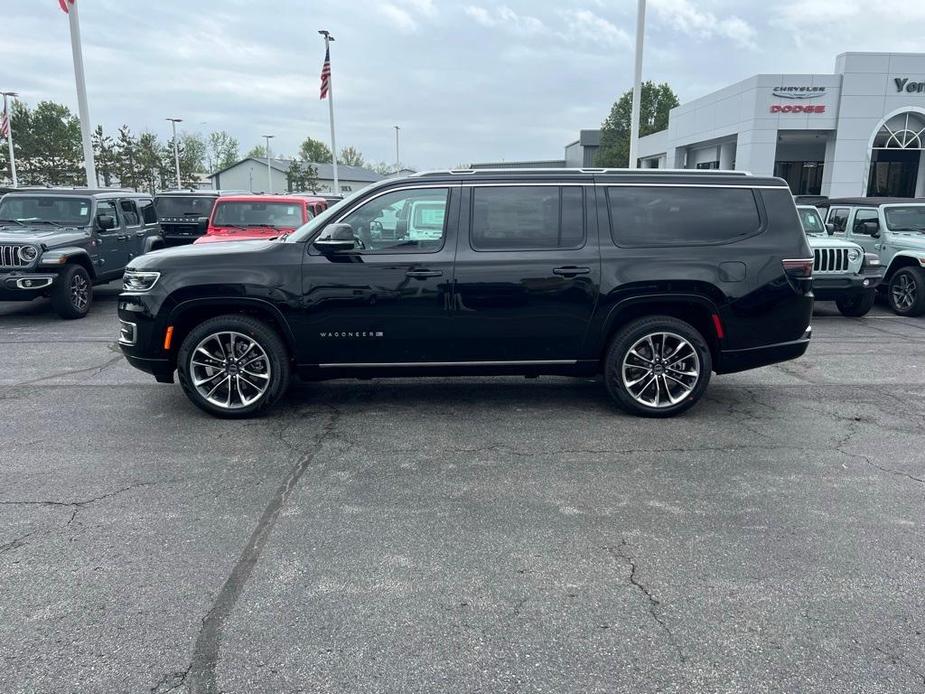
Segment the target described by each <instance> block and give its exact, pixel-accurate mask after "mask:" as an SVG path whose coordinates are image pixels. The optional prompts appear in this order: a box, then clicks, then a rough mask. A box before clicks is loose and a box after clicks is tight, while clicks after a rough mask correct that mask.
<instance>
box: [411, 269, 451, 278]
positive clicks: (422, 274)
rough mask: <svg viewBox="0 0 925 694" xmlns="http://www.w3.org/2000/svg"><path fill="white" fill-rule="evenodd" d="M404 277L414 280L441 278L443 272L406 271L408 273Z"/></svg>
mask: <svg viewBox="0 0 925 694" xmlns="http://www.w3.org/2000/svg"><path fill="white" fill-rule="evenodd" d="M405 276H406V277H415V278H423V277H442V276H443V272H441V271H440V270H408V272H406V273H405Z"/></svg>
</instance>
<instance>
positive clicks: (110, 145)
mask: <svg viewBox="0 0 925 694" xmlns="http://www.w3.org/2000/svg"><path fill="white" fill-rule="evenodd" d="M90 140H91V142H92V143H93V157H94V158H95V159H96V185H100V184H101V182H102V185H103V186H105V187H106V188H109V187H110V186H111V185H112V178H113V173H114V171H115V165H116V153H115V143H114V142H113V140H112V138H111V137H110V136H109V135H106V134H105V133H103V126H102V125H97V126H96V130H94V131H93V133H92V134H91V135H90Z"/></svg>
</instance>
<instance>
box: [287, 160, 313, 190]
mask: <svg viewBox="0 0 925 694" xmlns="http://www.w3.org/2000/svg"><path fill="white" fill-rule="evenodd" d="M286 186H287V188H288V190H289V192H290V193H293V192H297V191H298V192H303V191H308V192H312V193H314V192H316V191H317V190H318V169H317V168H316V167H314V166H312V165H311V164H309V163H307V162H301V161H299V160H297V159H293V160H292V161H291V162H289V169H288V170H287V171H286Z"/></svg>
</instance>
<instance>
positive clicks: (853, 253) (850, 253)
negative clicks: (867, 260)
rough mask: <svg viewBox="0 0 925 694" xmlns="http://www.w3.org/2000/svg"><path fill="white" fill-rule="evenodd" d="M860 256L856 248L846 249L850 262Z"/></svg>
mask: <svg viewBox="0 0 925 694" xmlns="http://www.w3.org/2000/svg"><path fill="white" fill-rule="evenodd" d="M860 257H861V251H859V250H858V249H857V248H852V249H851V250H850V251H848V260H850V261H851V262H852V263H853V262H854V261H855V260H857V259H858V258H860Z"/></svg>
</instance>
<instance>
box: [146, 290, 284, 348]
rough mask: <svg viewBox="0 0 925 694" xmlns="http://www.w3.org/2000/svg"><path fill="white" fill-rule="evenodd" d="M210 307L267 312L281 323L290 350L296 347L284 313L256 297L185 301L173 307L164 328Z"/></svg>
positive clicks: (214, 297)
mask: <svg viewBox="0 0 925 694" xmlns="http://www.w3.org/2000/svg"><path fill="white" fill-rule="evenodd" d="M210 305H211V306H217V305H224V306H229V305H230V306H237V307H251V308H255V309H257V310H259V311H265V312H267V313H269V314H270V315H272V316H273V318H274V319H275V320H276V322H277V323H279V325H280V327H281V328H282V330H283V339H284V340H285V341H286V344H287V346H288V347H289V348H290V349H294V348H295V346H296V341H295V336H294V335H293V334H292V328H291V327H290V326H289V321H288V320H286V317H285V316H284V315H283V313H282V311H280V310H279V308H278V307H277V306H276V305H274V304H273V303H271V302H269V301H266V300H265V299H258V298H256V297H249V296H210V297H205V298H202V299H184V300H182V301H180V302H179V303H178V304H177V305H176V306H174V307H173V309H172V310H171V311H170V314H169V315H168V317H167V320H166V322H165V323H164V326H162V327H166V326H167V325H173V324H175V323H176V322H177V320H178V319H179V318H181V317H182V316H183V314H184V313H186V312H188V311H190V310H193V309H196V308H201V307H204V306H210Z"/></svg>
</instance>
